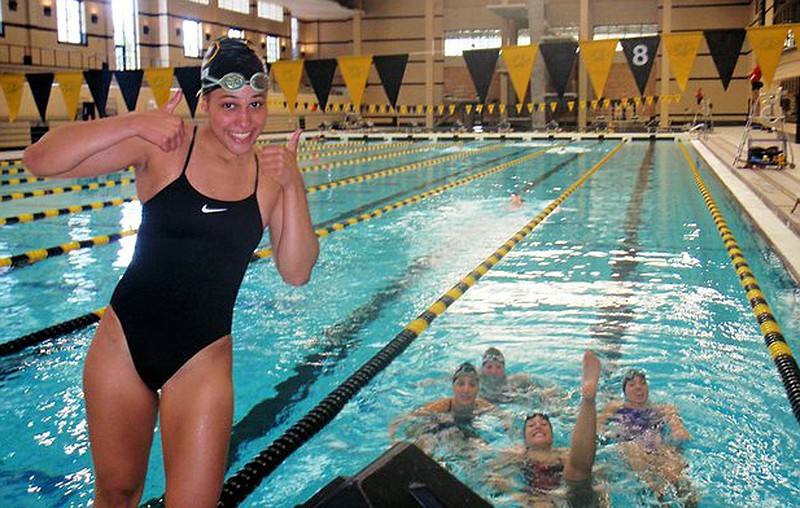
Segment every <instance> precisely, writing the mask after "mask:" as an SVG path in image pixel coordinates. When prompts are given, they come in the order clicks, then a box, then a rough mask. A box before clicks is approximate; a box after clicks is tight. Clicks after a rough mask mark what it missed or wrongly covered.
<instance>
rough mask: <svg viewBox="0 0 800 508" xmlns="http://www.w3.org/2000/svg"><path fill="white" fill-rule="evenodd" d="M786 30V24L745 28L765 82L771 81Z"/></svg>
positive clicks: (787, 29) (779, 56) (784, 39)
mask: <svg viewBox="0 0 800 508" xmlns="http://www.w3.org/2000/svg"><path fill="white" fill-rule="evenodd" d="M788 32H789V27H788V26H787V25H773V26H753V27H750V28H748V29H747V39H748V40H749V41H750V45H751V46H753V53H755V55H756V61H757V62H758V66H759V67H761V74H762V76H763V77H764V81H765V82H766V83H767V84H770V83H772V77H773V76H774V75H775V69H777V68H778V61H779V60H780V59H781V53H783V44H784V42H785V41H786V35H787V34H788Z"/></svg>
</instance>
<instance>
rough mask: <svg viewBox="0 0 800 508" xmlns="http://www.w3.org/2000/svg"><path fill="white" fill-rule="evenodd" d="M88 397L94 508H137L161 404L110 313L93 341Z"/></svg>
mask: <svg viewBox="0 0 800 508" xmlns="http://www.w3.org/2000/svg"><path fill="white" fill-rule="evenodd" d="M83 393H84V399H85V401H86V415H87V420H88V423H89V440H90V443H91V449H92V460H93V462H94V473H95V506H97V507H98V508H105V507H117V506H124V507H128V506H136V505H137V503H138V501H139V498H140V497H141V495H142V489H143V487H144V480H145V476H146V475H147V461H148V458H149V457H150V447H151V446H152V443H153V428H154V427H155V421H156V412H157V410H158V399H157V396H156V394H155V393H154V392H152V391H151V390H150V389H149V388H147V386H145V384H144V382H142V380H141V378H140V377H139V374H138V373H137V372H136V369H135V368H134V366H133V361H132V360H131V355H130V352H129V351H128V344H127V342H126V341H125V337H124V334H123V332H122V328H121V327H120V324H119V321H118V320H117V317H116V315H115V314H114V311H113V310H112V309H111V307H109V308H108V309H107V310H106V314H105V316H104V317H103V319H102V320H101V321H100V326H99V327H98V329H97V334H96V335H95V337H94V339H93V340H92V344H91V346H90V347H89V352H88V353H87V354H86V363H85V366H84V370H83Z"/></svg>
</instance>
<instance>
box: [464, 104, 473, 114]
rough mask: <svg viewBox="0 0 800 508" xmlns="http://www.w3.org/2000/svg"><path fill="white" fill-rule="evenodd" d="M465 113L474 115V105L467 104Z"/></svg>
mask: <svg viewBox="0 0 800 508" xmlns="http://www.w3.org/2000/svg"><path fill="white" fill-rule="evenodd" d="M464 111H466V112H467V114H470V113H472V104H467V105H466V106H464Z"/></svg>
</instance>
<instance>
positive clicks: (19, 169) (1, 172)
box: [0, 167, 28, 176]
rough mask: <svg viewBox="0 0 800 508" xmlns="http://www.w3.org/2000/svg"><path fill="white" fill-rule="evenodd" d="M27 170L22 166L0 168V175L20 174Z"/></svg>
mask: <svg viewBox="0 0 800 508" xmlns="http://www.w3.org/2000/svg"><path fill="white" fill-rule="evenodd" d="M27 171H28V170H27V169H25V168H23V167H17V168H10V169H0V175H3V176H13V175H21V174H22V173H27Z"/></svg>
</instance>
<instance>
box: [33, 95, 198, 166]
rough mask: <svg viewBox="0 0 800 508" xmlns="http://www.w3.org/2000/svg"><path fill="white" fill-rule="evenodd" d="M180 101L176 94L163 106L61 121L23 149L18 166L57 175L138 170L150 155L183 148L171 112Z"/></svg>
mask: <svg viewBox="0 0 800 508" xmlns="http://www.w3.org/2000/svg"><path fill="white" fill-rule="evenodd" d="M180 99H181V93H180V92H178V93H176V94H175V95H174V96H173V97H172V98H171V99H170V101H169V103H167V104H166V106H165V107H164V109H154V110H149V111H141V112H139V111H134V112H132V113H126V114H124V115H120V116H114V117H107V118H101V119H99V120H93V121H89V122H71V123H68V124H64V125H61V126H59V127H57V128H55V129H53V130H52V131H50V132H48V133H47V134H45V135H44V136H43V137H42V138H41V139H40V140H39V141H37V142H36V143H34V144H33V145H30V146H29V147H28V148H26V149H25V152H24V154H23V157H22V161H23V164H24V165H25V167H26V168H27V169H28V171H30V172H31V173H33V174H34V175H37V176H44V177H59V178H77V177H89V176H98V175H103V174H107V173H113V172H114V171H119V170H120V169H124V168H126V167H128V166H131V165H132V166H135V167H136V168H142V167H144V166H145V165H146V164H147V161H148V159H149V157H151V156H152V155H153V154H157V153H164V152H171V151H174V150H176V149H178V148H179V147H181V146H183V143H184V138H185V136H186V128H185V126H184V122H183V120H182V119H181V118H180V117H178V116H176V115H173V114H172V111H174V109H175V107H176V106H177V105H178V103H179V102H180Z"/></svg>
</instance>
